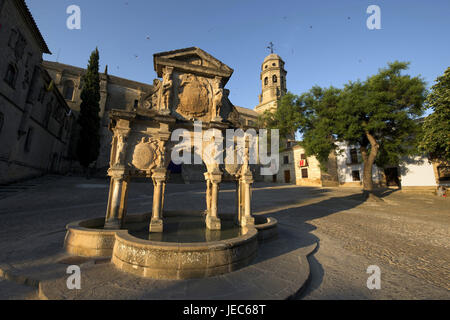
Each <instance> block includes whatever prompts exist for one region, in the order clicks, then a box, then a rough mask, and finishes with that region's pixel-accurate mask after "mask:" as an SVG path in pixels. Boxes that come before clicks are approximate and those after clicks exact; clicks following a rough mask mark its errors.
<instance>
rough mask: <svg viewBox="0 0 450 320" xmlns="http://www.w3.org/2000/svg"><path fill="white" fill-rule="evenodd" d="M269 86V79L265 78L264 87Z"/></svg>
mask: <svg viewBox="0 0 450 320" xmlns="http://www.w3.org/2000/svg"><path fill="white" fill-rule="evenodd" d="M268 84H269V78H267V77H265V78H264V85H265V86H267V85H268Z"/></svg>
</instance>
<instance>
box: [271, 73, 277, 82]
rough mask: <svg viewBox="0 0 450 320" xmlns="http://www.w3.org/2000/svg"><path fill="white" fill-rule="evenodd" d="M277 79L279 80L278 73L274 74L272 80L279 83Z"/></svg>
mask: <svg viewBox="0 0 450 320" xmlns="http://www.w3.org/2000/svg"><path fill="white" fill-rule="evenodd" d="M277 81H278V78H277V76H276V75H273V76H272V82H273V83H277Z"/></svg>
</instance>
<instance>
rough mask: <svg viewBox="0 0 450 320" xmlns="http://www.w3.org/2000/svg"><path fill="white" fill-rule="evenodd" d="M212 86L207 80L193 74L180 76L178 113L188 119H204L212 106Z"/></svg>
mask: <svg viewBox="0 0 450 320" xmlns="http://www.w3.org/2000/svg"><path fill="white" fill-rule="evenodd" d="M209 87H210V85H209V83H208V81H207V80H206V79H205V78H202V77H197V76H195V75H193V74H183V75H181V76H180V87H179V92H178V99H179V104H178V107H177V110H176V111H177V112H178V113H179V114H181V115H182V116H184V117H186V118H187V119H191V118H194V117H195V118H199V117H203V116H204V115H206V114H207V113H208V111H209V110H208V109H209V108H208V106H209V104H210V98H209V94H210V89H209Z"/></svg>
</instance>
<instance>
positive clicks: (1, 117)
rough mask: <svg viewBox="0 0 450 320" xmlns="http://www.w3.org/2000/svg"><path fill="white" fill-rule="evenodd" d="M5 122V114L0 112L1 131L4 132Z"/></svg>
mask: <svg viewBox="0 0 450 320" xmlns="http://www.w3.org/2000/svg"><path fill="white" fill-rule="evenodd" d="M4 123H5V116H4V115H3V113H1V112H0V133H2V129H3V124H4Z"/></svg>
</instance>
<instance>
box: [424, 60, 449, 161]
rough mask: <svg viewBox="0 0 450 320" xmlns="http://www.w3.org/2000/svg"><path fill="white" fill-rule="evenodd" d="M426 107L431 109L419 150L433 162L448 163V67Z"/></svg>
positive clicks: (427, 100)
mask: <svg viewBox="0 0 450 320" xmlns="http://www.w3.org/2000/svg"><path fill="white" fill-rule="evenodd" d="M425 103H426V105H427V106H428V107H429V108H432V109H433V111H434V112H433V113H432V114H431V115H429V116H428V117H427V118H426V119H425V121H424V123H423V137H422V141H421V142H420V145H419V148H420V150H421V151H423V152H426V153H428V154H429V155H430V159H432V160H435V161H442V162H449V161H450V67H449V68H447V70H446V71H445V73H444V75H443V76H440V77H438V78H437V79H436V83H435V85H434V86H433V87H432V88H431V92H430V94H429V95H428V96H427V99H426V102H425Z"/></svg>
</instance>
